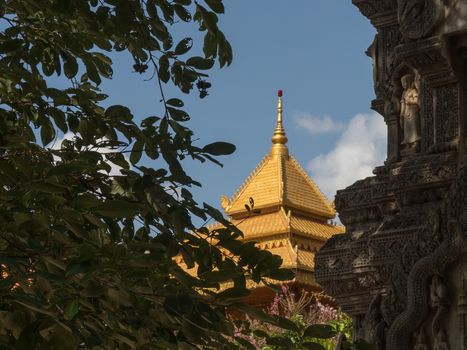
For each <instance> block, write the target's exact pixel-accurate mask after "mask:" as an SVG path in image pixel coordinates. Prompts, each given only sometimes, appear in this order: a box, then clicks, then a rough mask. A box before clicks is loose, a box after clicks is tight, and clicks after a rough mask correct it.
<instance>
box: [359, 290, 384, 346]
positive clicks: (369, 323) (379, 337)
mask: <svg viewBox="0 0 467 350" xmlns="http://www.w3.org/2000/svg"><path fill="white" fill-rule="evenodd" d="M382 299H383V298H382V296H381V294H379V293H378V294H376V295H375V296H374V298H373V300H372V301H371V303H370V306H369V308H368V311H367V313H366V315H365V319H364V321H363V323H364V328H365V329H366V330H367V332H366V333H365V339H366V340H368V341H369V342H370V343H372V344H375V345H376V348H377V349H378V350H384V349H385V347H386V346H385V343H386V329H387V324H386V321H385V319H384V317H383V314H382V312H381V306H382V305H381V302H382Z"/></svg>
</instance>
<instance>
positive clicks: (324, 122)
mask: <svg viewBox="0 0 467 350" xmlns="http://www.w3.org/2000/svg"><path fill="white" fill-rule="evenodd" d="M295 121H296V122H297V124H298V125H299V126H301V127H302V128H304V129H306V130H307V131H308V132H309V133H310V134H312V135H314V134H323V133H327V132H337V131H341V130H342V129H343V128H344V124H342V123H341V122H337V121H335V120H332V118H331V117H329V116H327V115H326V116H324V117H315V116H313V115H311V114H302V115H298V116H296V117H295Z"/></svg>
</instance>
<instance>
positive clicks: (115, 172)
mask: <svg viewBox="0 0 467 350" xmlns="http://www.w3.org/2000/svg"><path fill="white" fill-rule="evenodd" d="M76 135H79V134H74V133H72V132H71V131H68V132H67V133H66V134H64V135H63V136H62V137H61V138H58V139H57V140H55V141H52V142H51V143H50V144H49V145H47V146H46V147H47V148H51V149H56V150H59V149H60V148H61V147H62V142H63V141H64V140H73V139H74V138H75V136H76ZM100 141H105V140H103V139H100V140H98V143H99V142H100ZM93 150H94V151H97V152H99V153H110V152H115V150H113V149H111V148H109V147H95V148H93ZM123 156H124V157H125V158H126V160H129V158H128V156H127V155H126V154H124V155H123ZM54 159H55V160H56V161H58V160H59V159H60V158H59V157H58V156H56V155H54ZM105 161H106V162H107V164H109V165H110V171H109V173H108V175H110V176H119V175H122V172H121V170H122V167H120V166H118V165H116V164H114V163H112V162H110V161H108V160H105ZM102 172H103V173H105V172H104V171H102Z"/></svg>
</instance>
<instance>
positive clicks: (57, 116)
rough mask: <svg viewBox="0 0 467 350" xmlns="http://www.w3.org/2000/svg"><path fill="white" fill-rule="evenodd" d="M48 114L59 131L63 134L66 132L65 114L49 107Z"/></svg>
mask: <svg viewBox="0 0 467 350" xmlns="http://www.w3.org/2000/svg"><path fill="white" fill-rule="evenodd" d="M48 113H49V114H50V115H51V116H52V118H54V121H55V124H56V125H57V126H58V128H59V129H60V130H61V131H63V132H64V133H65V132H67V131H68V126H67V123H66V119H65V113H64V112H63V111H62V110H60V109H58V108H56V107H49V109H48Z"/></svg>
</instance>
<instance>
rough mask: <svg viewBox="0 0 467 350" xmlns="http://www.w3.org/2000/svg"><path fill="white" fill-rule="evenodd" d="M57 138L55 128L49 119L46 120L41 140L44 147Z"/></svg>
mask: <svg viewBox="0 0 467 350" xmlns="http://www.w3.org/2000/svg"><path fill="white" fill-rule="evenodd" d="M54 138H55V128H54V127H53V125H52V123H51V122H50V120H49V119H46V121H45V122H44V124H42V128H41V140H42V144H43V145H44V146H46V145H48V144H49V143H50V142H52V140H53V139H54Z"/></svg>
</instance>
